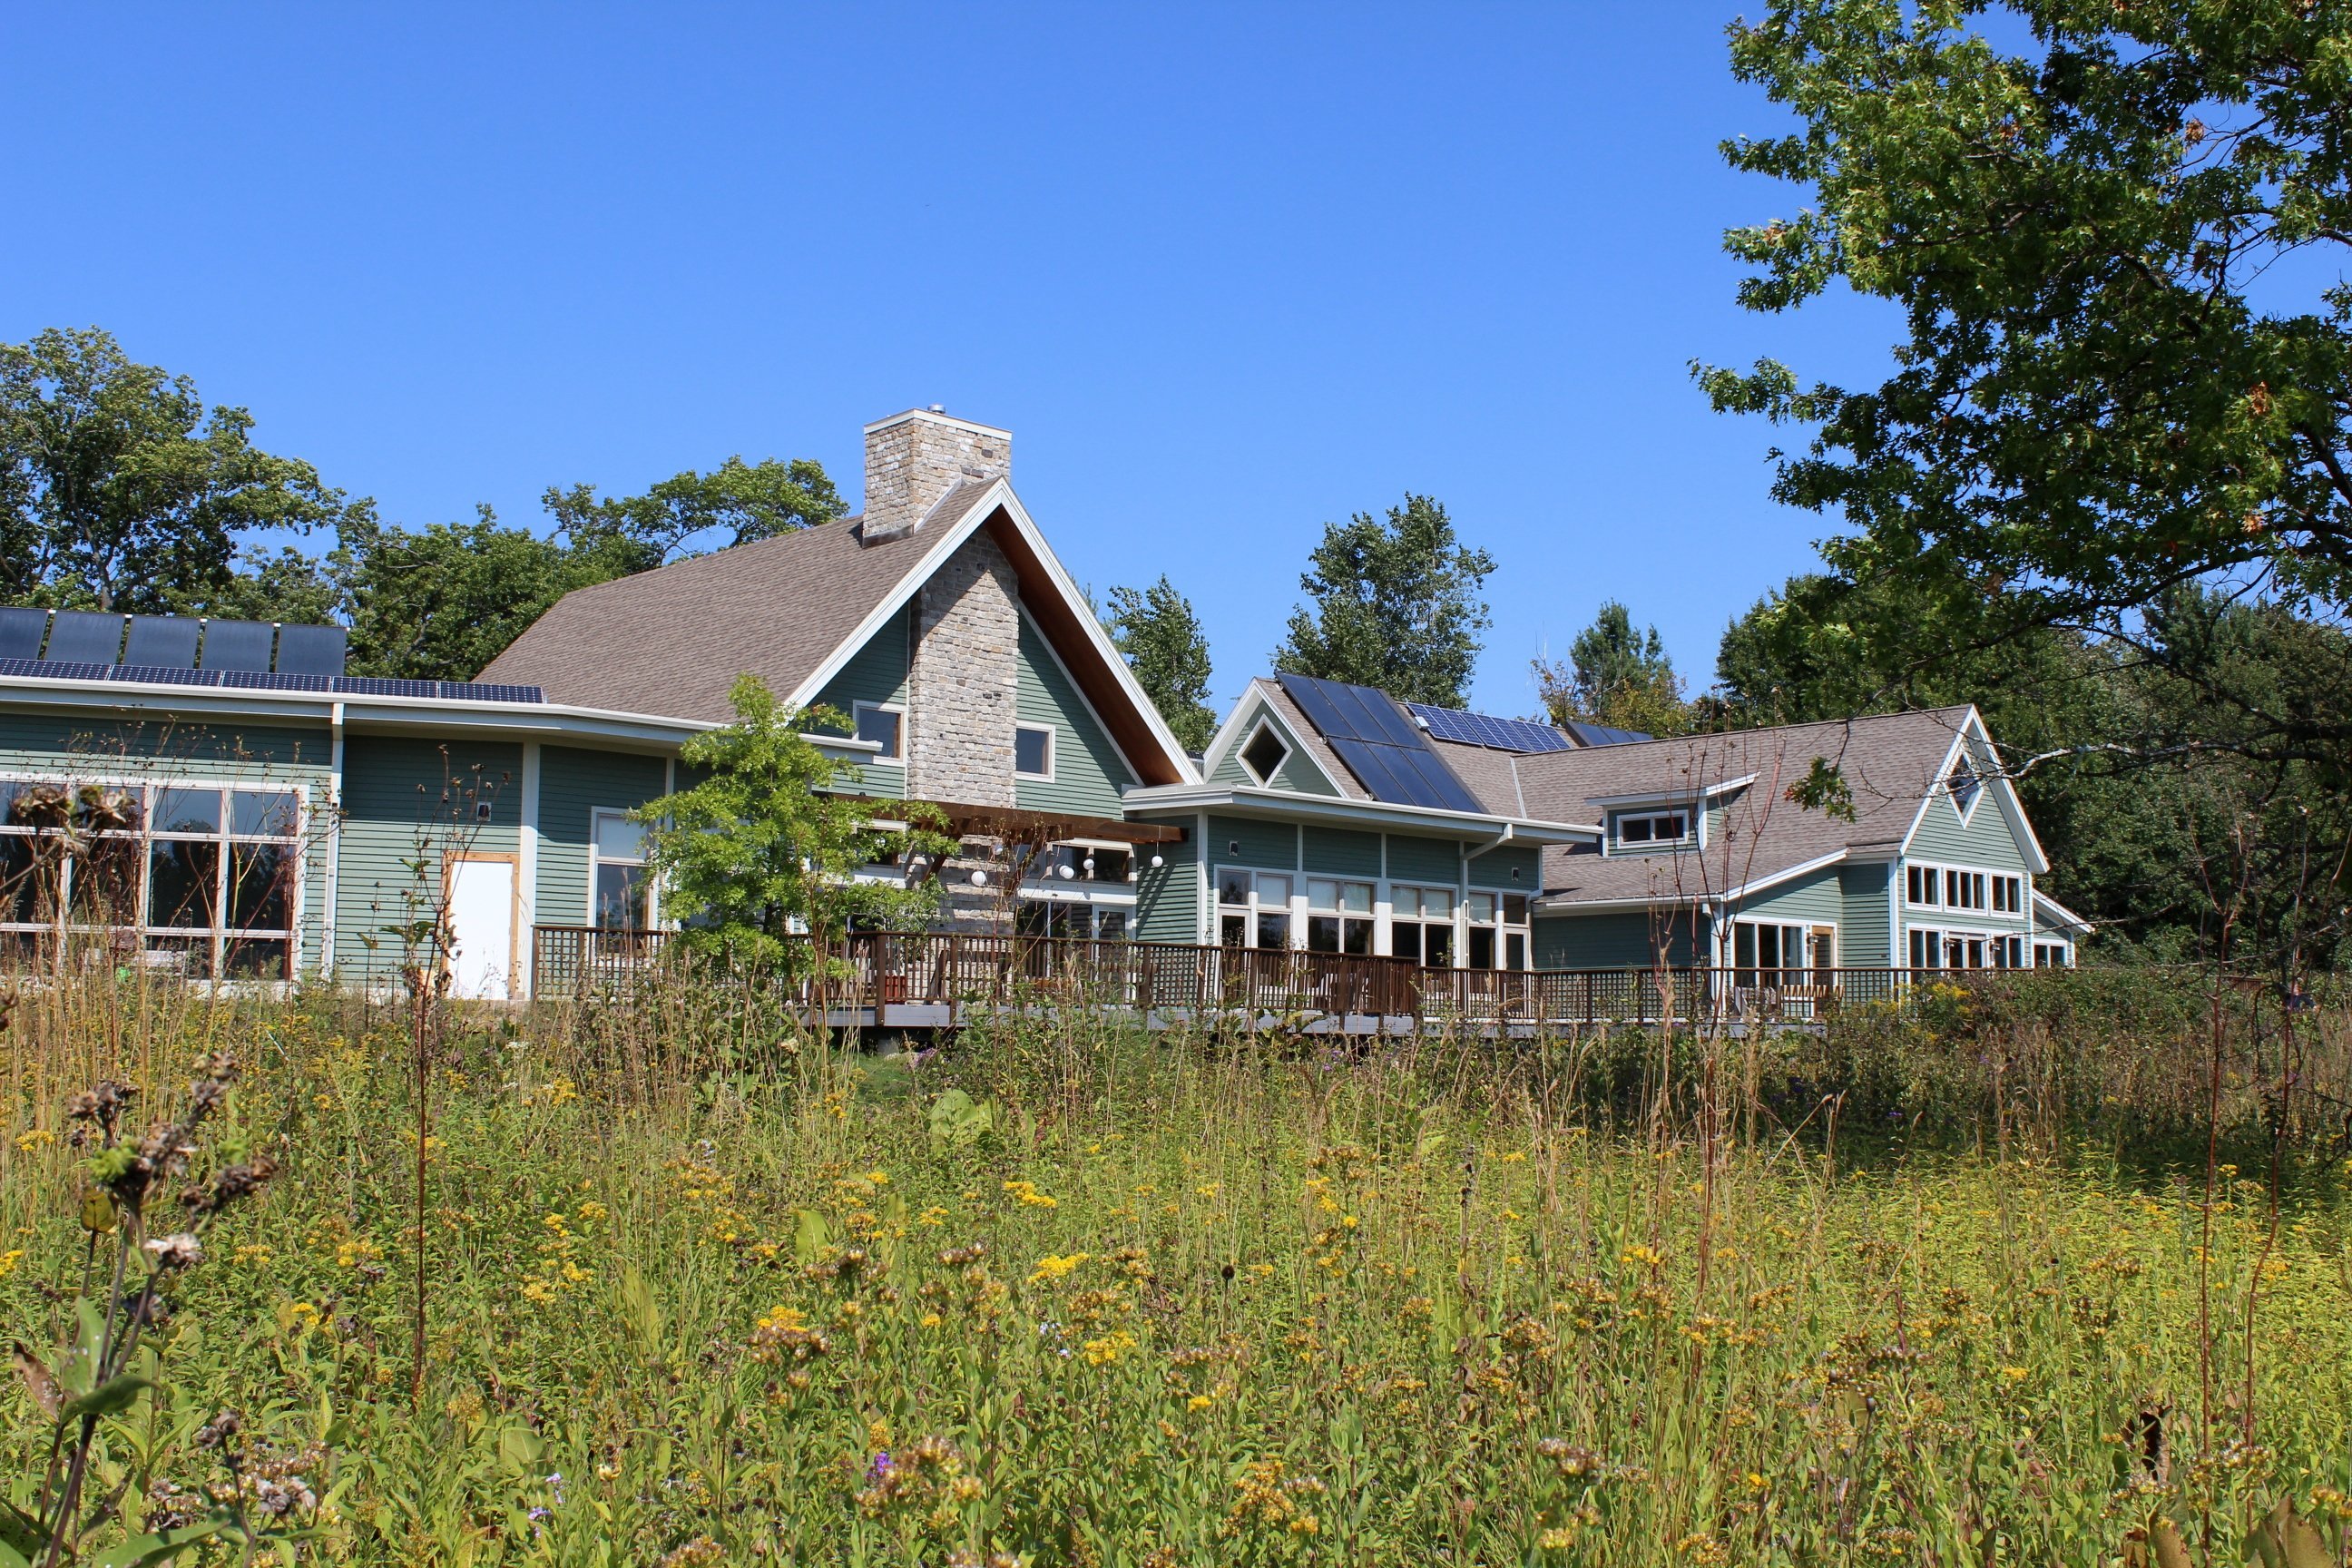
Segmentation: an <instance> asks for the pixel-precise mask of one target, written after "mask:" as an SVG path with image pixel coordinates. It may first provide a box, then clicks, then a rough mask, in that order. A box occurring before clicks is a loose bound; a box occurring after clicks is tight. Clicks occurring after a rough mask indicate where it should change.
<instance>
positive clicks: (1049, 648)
mask: <svg viewBox="0 0 2352 1568" xmlns="http://www.w3.org/2000/svg"><path fill="white" fill-rule="evenodd" d="M1019 613H1020V616H1021V624H1022V625H1023V626H1027V627H1028V628H1029V629H1030V630H1031V631H1034V632H1035V633H1036V634H1037V640H1038V641H1039V642H1041V643H1043V644H1044V645H1045V657H1046V658H1050V659H1052V660H1053V661H1054V668H1055V669H1058V670H1060V671H1061V672H1062V679H1065V680H1066V681H1068V682H1069V683H1070V691H1071V694H1072V695H1073V696H1075V697H1076V698H1077V700H1078V706H1079V707H1081V708H1083V709H1085V710H1087V718H1089V719H1091V720H1093V721H1095V729H1096V730H1097V731H1098V732H1100V734H1101V735H1102V738H1103V740H1104V741H1105V742H1108V745H1109V746H1110V749H1111V754H1112V755H1114V756H1116V757H1117V758H1118V765H1119V766H1120V767H1121V768H1123V769H1125V770H1126V771H1127V782H1128V783H1129V784H1141V783H1142V782H1143V781H1142V780H1141V779H1139V778H1137V777H1136V776H1135V764H1134V763H1130V762H1129V761H1128V760H1127V753H1126V752H1122V751H1120V750H1119V749H1118V742H1117V741H1114V740H1112V739H1111V733H1110V726H1109V725H1108V724H1106V723H1104V722H1103V716H1102V715H1101V714H1100V713H1097V711H1095V705H1094V700H1093V699H1091V698H1089V697H1088V696H1087V689H1086V688H1085V687H1083V686H1080V685H1079V684H1078V678H1077V677H1076V676H1075V675H1072V674H1071V673H1070V667H1069V665H1068V664H1066V663H1065V662H1064V661H1063V658H1062V650H1061V649H1060V648H1057V647H1055V646H1054V639H1053V638H1052V637H1047V636H1046V635H1045V627H1043V626H1039V625H1038V624H1037V621H1036V618H1035V617H1034V616H1032V615H1030V613H1029V606H1028V605H1022V606H1021V607H1020V612H1019ZM1126 662H1127V661H1126V660H1125V659H1121V660H1119V663H1120V664H1122V665H1124V664H1125V663H1126ZM1013 706H1014V707H1015V708H1016V709H1017V708H1018V707H1019V706H1020V699H1019V696H1018V694H1016V695H1015V696H1014V699H1013ZM1013 721H1014V722H1015V723H1016V724H1019V723H1028V722H1029V721H1027V720H1024V719H1022V718H1021V717H1020V715H1019V714H1018V713H1017V712H1016V713H1015V714H1014V716H1013ZM1033 727H1034V726H1033ZM1058 743H1059V742H1056V744H1058ZM1050 760H1055V761H1058V760H1059V759H1050ZM1014 776H1015V777H1018V778H1028V777H1031V776H1032V775H1030V774H1027V773H1019V774H1015V775H1014ZM1048 776H1051V775H1048ZM1121 793H1122V794H1123V793H1125V792H1124V791H1122V792H1121Z"/></svg>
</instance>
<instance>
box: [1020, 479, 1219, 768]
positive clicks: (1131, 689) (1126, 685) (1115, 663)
mask: <svg viewBox="0 0 2352 1568" xmlns="http://www.w3.org/2000/svg"><path fill="white" fill-rule="evenodd" d="M997 490H1002V491H1003V492H1004V500H1003V506H1004V511H1005V515H1006V516H1008V517H1010V518H1012V520H1013V527H1014V528H1015V529H1017V530H1019V531H1020V532H1021V535H1022V537H1023V538H1024V539H1026V540H1027V541H1028V542H1029V544H1030V547H1031V548H1032V549H1034V550H1035V551H1036V552H1037V559H1038V560H1040V561H1042V562H1044V563H1045V576H1046V580H1047V581H1048V582H1050V583H1051V584H1053V585H1054V591H1055V593H1056V594H1058V595H1061V599H1062V605H1063V607H1064V608H1065V609H1066V610H1068V611H1069V612H1070V615H1071V616H1072V617H1073V618H1074V619H1075V620H1076V622H1077V623H1078V625H1080V626H1084V627H1085V628H1086V630H1087V642H1088V643H1089V644H1090V645H1091V646H1092V647H1093V648H1094V650H1095V653H1096V656H1097V657H1098V658H1100V659H1101V660H1102V661H1103V663H1104V664H1106V665H1108V667H1109V668H1110V673H1111V678H1112V679H1114V680H1116V681H1118V688H1119V690H1120V691H1121V692H1123V693H1124V694H1125V695H1126V697H1127V700H1128V703H1129V706H1130V707H1132V708H1133V709H1134V710H1135V712H1136V715H1137V717H1139V718H1140V719H1141V720H1142V721H1143V722H1144V727H1145V728H1146V729H1147V730H1149V731H1150V732H1151V738H1152V739H1153V740H1154V741H1157V742H1159V743H1160V752H1162V754H1163V760H1164V761H1166V762H1167V763H1168V764H1169V765H1170V766H1171V767H1172V768H1174V769H1175V770H1176V776H1177V777H1178V778H1180V779H1184V780H1187V781H1188V782H1189V781H1196V780H1198V779H1199V777H1200V775H1199V774H1198V773H1194V772H1193V771H1192V758H1191V757H1189V756H1187V755H1186V754H1185V752H1184V748H1183V745H1182V744H1181V742H1178V740H1177V739H1176V732H1175V731H1172V730H1171V729H1169V727H1168V721H1167V720H1165V719H1163V718H1161V717H1160V710H1159V709H1158V708H1156V707H1154V706H1153V705H1152V701H1151V699H1150V698H1149V697H1147V696H1145V695H1144V691H1143V688H1142V687H1141V686H1140V685H1139V684H1137V682H1136V679H1135V671H1134V670H1132V669H1130V668H1128V664H1127V660H1126V659H1124V658H1120V657H1119V652H1118V648H1116V647H1112V646H1111V640H1110V633H1109V632H1108V631H1106V630H1105V629H1104V628H1103V624H1102V622H1101V621H1100V620H1099V619H1098V618H1097V616H1096V615H1095V610H1094V606H1093V605H1090V604H1088V603H1087V596H1086V595H1084V594H1082V593H1080V592H1079V591H1078V585H1077V584H1076V581H1074V580H1073V579H1072V578H1071V576H1070V574H1069V570H1068V568H1066V567H1065V566H1064V565H1063V564H1062V558H1061V557H1060V556H1058V555H1056V554H1055V553H1054V547H1053V546H1052V545H1050V544H1048V543H1046V542H1045V534H1044V533H1043V532H1042V531H1039V529H1038V527H1037V524H1036V523H1035V522H1034V521H1032V519H1031V518H1030V516H1029V509H1028V508H1027V507H1024V506H1023V505H1022V504H1021V498H1020V497H1019V496H1017V495H1015V494H1013V487H1012V486H1011V485H1010V484H1008V483H1007V482H1005V481H1004V480H1003V479H999V480H997V481H996V483H995V485H994V486H992V487H991V489H990V495H993V494H994V493H995V492H996V491H997ZM988 500H989V497H988V496H982V498H981V516H982V517H983V518H985V517H986V516H987V515H988V513H987V511H986V510H984V509H985V508H986V507H987V503H988ZM1040 635H1042V632H1041V634H1040ZM1046 646H1047V647H1052V646H1053V644H1052V641H1051V639H1048V640H1047V642H1046ZM1060 657H1061V656H1060V654H1059V653H1058V652H1056V653H1055V658H1060ZM1063 668H1065V670H1066V669H1067V668H1068V667H1067V666H1066V665H1065V666H1064V667H1063ZM1070 684H1071V685H1072V686H1074V687H1075V686H1076V685H1077V681H1076V679H1072V681H1071V682H1070ZM1083 694H1084V693H1083V692H1081V695H1083ZM1099 717H1100V716H1099V715H1097V718H1099ZM1104 734H1105V735H1106V736H1108V734H1109V729H1108V726H1106V727H1105V729H1104ZM1112 744H1113V745H1114V746H1115V745H1117V744H1118V742H1112ZM1119 760H1120V761H1121V762H1126V761H1127V758H1126V757H1124V756H1122V757H1121V758H1120V759H1119ZM1129 771H1130V772H1132V771H1133V769H1132V766H1131V765H1130V767H1129Z"/></svg>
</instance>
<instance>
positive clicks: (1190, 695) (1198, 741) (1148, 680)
mask: <svg viewBox="0 0 2352 1568" xmlns="http://www.w3.org/2000/svg"><path fill="white" fill-rule="evenodd" d="M1104 624H1105V625H1106V626H1108V628H1109V630H1110V638H1111V642H1112V644H1113V645H1114V646H1115V647H1118V651H1119V653H1120V654H1121V655H1122V656H1123V657H1124V658H1126V659H1127V662H1128V667H1129V668H1131V669H1133V670H1134V671H1135V680H1136V684H1137V685H1139V686H1140V687H1142V688H1143V693H1144V695H1145V696H1147V697H1149V698H1150V699H1151V705H1152V706H1153V707H1155V708H1157V709H1159V710H1160V717H1161V718H1162V719H1164V720H1166V721H1168V728H1169V730H1170V731H1171V732H1173V733H1174V735H1175V737H1176V742H1177V744H1179V745H1181V746H1182V747H1183V748H1184V749H1185V750H1186V751H1188V752H1205V751H1207V750H1208V749H1209V742H1210V741H1211V740H1212V739H1213V738H1214V736H1215V735H1216V732H1217V715H1216V712H1215V710H1213V709H1212V708H1210V706H1209V701H1208V698H1209V639H1208V638H1207V637H1204V636H1202V632H1201V618H1200V616H1196V615H1194V614H1193V612H1192V600H1190V599H1187V598H1186V597H1185V596H1184V595H1181V594H1180V593H1178V592H1177V591H1176V587H1175V584H1172V583H1171V582H1169V581H1168V579H1167V578H1166V577H1165V576H1162V577H1161V578H1160V581H1158V582H1157V583H1154V584H1151V586H1150V587H1148V588H1142V589H1136V588H1113V589H1112V590H1111V591H1110V614H1109V615H1108V616H1106V617H1104Z"/></svg>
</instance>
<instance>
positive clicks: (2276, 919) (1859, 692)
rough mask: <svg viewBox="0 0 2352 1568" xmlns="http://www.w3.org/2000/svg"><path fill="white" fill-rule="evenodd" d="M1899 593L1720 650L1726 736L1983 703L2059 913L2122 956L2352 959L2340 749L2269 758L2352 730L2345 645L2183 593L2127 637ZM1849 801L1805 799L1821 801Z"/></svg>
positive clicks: (1754, 613)
mask: <svg viewBox="0 0 2352 1568" xmlns="http://www.w3.org/2000/svg"><path fill="white" fill-rule="evenodd" d="M1905 606H1906V590H1905V589H1904V588H1903V587H1902V586H1901V585H1899V584H1893V583H1889V582H1886V581H1885V580H1879V581H1874V582H1866V583H1854V582H1851V581H1848V580H1846V579H1843V578H1840V577H1835V576H1831V575H1822V574H1814V575H1807V576H1800V577H1793V578H1791V579H1790V581H1789V582H1788V583H1787V584H1785V585H1784V586H1783V587H1782V588H1781V589H1780V590H1779V591H1778V592H1776V593H1774V594H1772V595H1768V596H1767V597H1766V598H1764V599H1762V600H1760V601H1759V602H1758V604H1757V605H1756V606H1755V607H1754V608H1753V609H1751V610H1749V611H1748V613H1747V614H1746V615H1745V616H1741V617H1739V618H1738V620H1735V621H1734V622H1733V623H1732V624H1731V625H1730V626H1729V627H1727V629H1726V631H1725V633H1724V637H1723V644H1722V648H1721V651H1720V652H1719V653H1718V655H1717V664H1716V671H1717V679H1718V682H1719V684H1718V687H1717V695H1716V696H1715V697H1714V698H1713V699H1712V700H1711V702H1710V705H1711V707H1712V710H1713V711H1712V712H1711V713H1710V715H1709V717H1710V720H1711V721H1713V722H1717V723H1721V724H1724V725H1726V726H1728V727H1746V726H1748V725H1755V724H1772V723H1803V722H1812V721H1824V720H1835V719H1842V718H1846V717H1849V716H1852V715H1857V714H1864V713H1878V712H1891V711H1895V710H1901V709H1905V708H1927V707H1937V706H1941V705H1944V704H1948V703H1963V702H1974V703H1975V704H1976V705H1977V706H1978V707H1979V710H1981V711H1982V712H1983V713H1984V716H1985V721H1986V724H1987V727H1988V728H1989V729H1990V731H1991V734H1992V737H1993V740H1994V742H1996V744H1997V745H1998V746H1999V747H2000V751H2001V754H2002V758H2003V761H2004V765H2005V766H2006V767H2007V768H2008V769H2009V770H2010V773H2011V780H2012V782H2013V783H2014V784H2015V785H2016V787H2017V790H2018V794H2019V796H2020V797H2021V800H2022V801H2023V802H2024V805H2025V807H2026V810H2027V813H2028V814H2029V816H2031V817H2032V820H2033V822H2034V825H2035V830H2036V832H2037V834H2038V835H2039V837H2041V839H2042V845H2043V847H2045V848H2046V849H2047V850H2048V851H2049V852H2050V855H2051V858H2052V860H2053V863H2054V864H2053V873H2052V875H2051V876H2050V877H2049V878H2048V879H2046V880H2045V882H2044V884H2043V885H2044V886H2045V887H2047V888H2048V889H2050V891H2051V892H2052V894H2053V896H2054V897H2056V898H2057V899H2059V900H2061V901H2062V902H2063V903H2065V904H2066V905H2067V906H2068V907H2070V908H2072V909H2074V910H2076V911H2077V912H2079V913H2081V914H2083V915H2084V916H2086V917H2088V918H2089V919H2091V920H2092V921H2095V922H2096V923H2097V925H2098V927H2099V938H2098V940H2099V942H2100V943H2101V944H2102V946H2103V947H2104V948H2105V950H2106V951H2107V952H2109V953H2110V954H2112V955H2116V956H2123V955H2126V954H2133V955H2138V956H2144V957H2150V958H2157V959H2164V960H2178V959H2189V958H2203V959H2210V958H2214V957H2217V956H2219V955H2220V952H2221V945H2222V939H2223V932H2224V927H2225V925H2226V926H2227V927H2228V935H2229V940H2230V942H2231V944H2232V946H2233V949H2234V951H2235V952H2238V953H2240V954H2244V953H2247V952H2255V953H2260V954H2262V955H2263V958H2264V960H2265V961H2266V962H2268V963H2273V964H2275V965H2277V966H2278V967H2280V968H2281V969H2282V970H2291V969H2294V968H2295V967H2298V966H2302V965H2314V964H2315V965H2319V966H2322V967H2328V966H2333V965H2335V964H2337V963H2342V962H2344V961H2345V960H2346V958H2347V956H2352V947H2347V941H2346V935H2347V933H2346V926H2345V918H2344V906H2345V904H2346V901H2347V900H2346V899H2345V897H2344V894H2345V891H2346V889H2347V881H2346V879H2345V870H2344V868H2345V864H2346V853H2345V850H2346V845H2347V842H2352V810H2347V806H2346V805H2345V799H2346V794H2347V788H2346V774H2345V770H2344V768H2343V766H2342V763H2341V762H2340V761H2339V759H2338V756H2337V753H2336V751H2335V750H2334V749H2333V748H2332V747H2328V746H2326V745H2323V744H2314V743H2305V744H2302V745H2298V746H2296V747H2294V748H2292V749H2289V750H2285V751H2282V750H2281V749H2279V748H2277V747H2275V746H2274V745H2273V744H2272V742H2273V740H2274V739H2275V737H2276V735H2277V734H2278V727H2279V725H2280V724H2281V722H2282V721H2284V722H2286V723H2290V724H2293V725H2295V726H2297V727H2299V728H2301V729H2303V730H2305V731H2306V732H2309V731H2319V730H2324V729H2326V728H2328V727H2331V726H2333V725H2335V724H2336V723H2337V722H2339V721H2340V718H2341V716H2343V715H2345V714H2347V711H2352V707H2347V705H2352V639H2347V637H2346V635H2345V634H2344V633H2343V632H2342V631H2341V630H2339V629H2337V628H2336V627H2334V626H2326V625H2322V624H2319V623H2317V622H2315V621H2312V620H2309V619H2307V618H2305V617H2303V616H2297V615H2295V614H2294V613H2292V612H2291V611H2289V610H2288V609H2286V608H2285V607H2284V606H2282V605H2277V604H2266V603H2261V602H2251V603H2250V602H2246V601H2244V600H2241V599H2235V598H2231V597H2229V596H2226V595H2221V594H2218V593H2209V592H2198V591H2194V590H2188V589H2184V590H2180V591H2177V592H2175V593H2172V594H2169V595H2166V596H2165V598H2163V599H2162V600H2161V601H2159V602H2158V604H2156V605H2152V606H2150V607H2149V609H2148V610H2147V612H2146V613H2145V614H2144V615H2142V616H2139V617H2138V619H2137V622H2136V624H2135V626H2133V628H2132V629H2131V632H2130V635H2129V636H2128V637H2120V636H2094V635H2091V634H2087V633H2084V632H2083V631H2080V630H2077V629H2074V628H2063V627H2049V626H2025V627H2004V626H2002V625H2001V624H2000V622H1999V621H1998V620H1997V619H1995V618H1993V617H1991V616H1985V615H1980V614H1975V613H1969V614H1967V615H1947V616H1944V617H1943V618H1942V620H1941V621H1940V624H1939V625H1938V626H1933V627H1930V626H1924V625H1922V624H1921V622H1920V619H1919V617H1916V616H1909V617H1906V612H1905ZM1842 783H1843V781H1842V780H1837V779H1832V778H1828V777H1822V778H1815V779H1808V780H1807V781H1805V782H1804V787H1805V788H1806V789H1807V790H1808V792H1809V798H1817V799H1820V800H1823V801H1827V800H1830V799H1832V798H1833V797H1834V792H1835V790H1836V788H1837V787H1838V785H1839V784H1842Z"/></svg>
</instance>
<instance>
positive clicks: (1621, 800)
mask: <svg viewBox="0 0 2352 1568" xmlns="http://www.w3.org/2000/svg"><path fill="white" fill-rule="evenodd" d="M1755 782H1756V775H1755V774H1754V773H1742V774H1741V775H1740V776H1739V777H1738V778H1736V779H1725V780H1724V781H1723V782H1722V783H1721V784H1706V785H1702V786H1701V787H1700V788H1699V789H1698V790H1697V791H1696V792H1693V791H1691V790H1687V789H1658V790H1645V791H1643V793H1642V794H1640V795H1591V796H1589V797H1588V798H1587V799H1586V801H1585V803H1584V804H1585V805H1598V806H1602V807H1609V806H1619V805H1680V804H1681V803H1682V802H1684V801H1686V800H1701V801H1706V800H1713V799H1714V798H1715V797H1716V796H1717V795H1728V794H1730V793H1731V792H1732V791H1733V790H1736V789H1746V788H1747V787H1748V785H1749V784H1754V783H1755Z"/></svg>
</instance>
